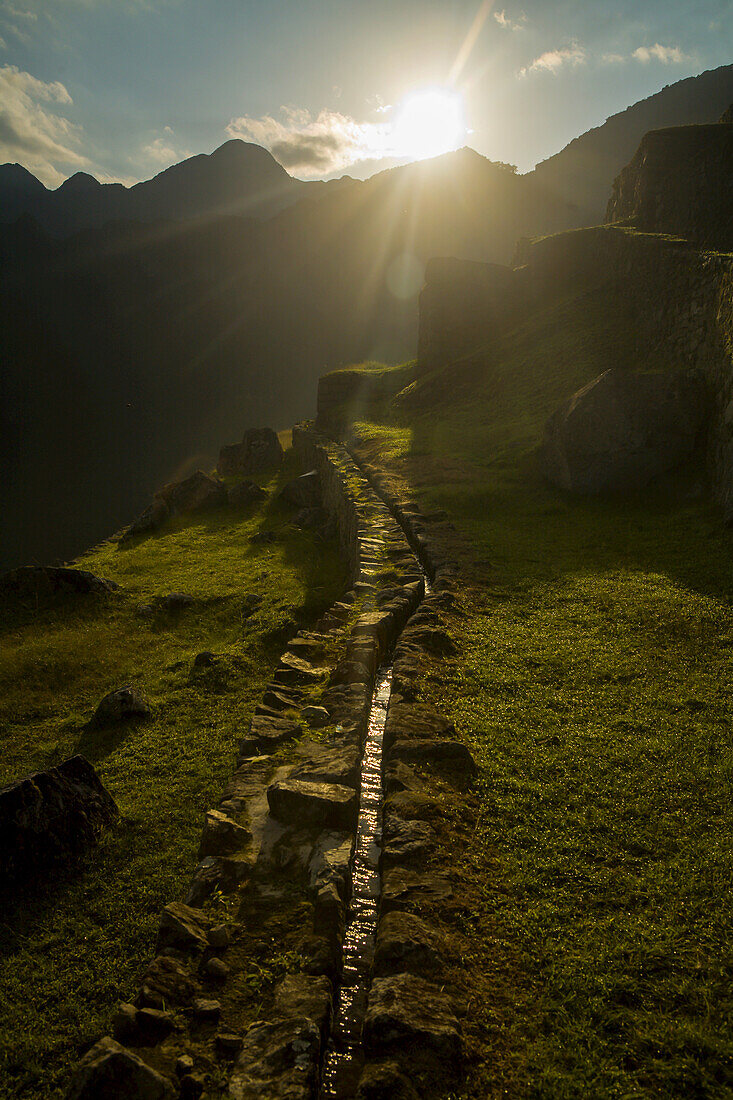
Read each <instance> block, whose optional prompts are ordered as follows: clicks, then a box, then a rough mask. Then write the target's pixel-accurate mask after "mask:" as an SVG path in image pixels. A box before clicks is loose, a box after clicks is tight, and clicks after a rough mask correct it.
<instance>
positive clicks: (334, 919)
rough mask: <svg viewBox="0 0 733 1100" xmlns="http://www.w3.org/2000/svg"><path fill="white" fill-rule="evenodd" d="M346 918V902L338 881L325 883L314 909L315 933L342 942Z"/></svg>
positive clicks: (317, 895) (317, 896) (318, 894)
mask: <svg viewBox="0 0 733 1100" xmlns="http://www.w3.org/2000/svg"><path fill="white" fill-rule="evenodd" d="M345 918H346V913H345V909H344V903H343V901H342V900H341V896H340V894H339V891H338V887H337V885H336V883H335V882H328V883H325V884H324V885H323V886H321V887H320V889H319V891H318V893H317V894H316V901H315V906H314V909H313V932H314V934H315V935H316V936H323V937H325V938H326V939H329V938H333V939H335V940H337V941H338V942H339V943H340V942H341V941H342V939H343V935H344V922H345Z"/></svg>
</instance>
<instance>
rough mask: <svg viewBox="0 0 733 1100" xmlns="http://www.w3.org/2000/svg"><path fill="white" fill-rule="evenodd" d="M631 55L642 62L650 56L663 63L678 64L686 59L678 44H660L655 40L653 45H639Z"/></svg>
mask: <svg viewBox="0 0 733 1100" xmlns="http://www.w3.org/2000/svg"><path fill="white" fill-rule="evenodd" d="M631 56H632V57H634V58H635V59H636V60H637V61H641V62H643V63H644V64H646V63H647V62H648V61H651V60H652V58H654V59H655V60H657V61H661V62H662V64H663V65H679V64H681V63H682V62H683V61H687V60H688V58H687V55H686V54H684V53H683V52H682V50H681V49H680V48H679V46H662V44H661V43H660V42H655V43H654V45H653V46H639V48H638V49H636V50H634V52H633V54H632V55H631Z"/></svg>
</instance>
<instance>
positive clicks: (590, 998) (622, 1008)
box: [355, 294, 733, 1100]
mask: <svg viewBox="0 0 733 1100" xmlns="http://www.w3.org/2000/svg"><path fill="white" fill-rule="evenodd" d="M617 363H620V364H625V365H628V366H638V367H644V368H647V369H665V367H666V366H675V365H676V364H666V363H663V362H659V361H655V360H654V358H653V356H651V355H649V356H646V357H643V358H642V357H641V356H640V354H639V353H638V351H637V350H636V348H635V342H634V339H633V325H632V321H631V319H630V318H629V317H628V316H627V315H626V314H625V312H624V306H623V303H622V302H620V301H619V302H616V301H613V300H608V298H607V297H603V298H602V297H600V296H599V295H593V294H590V295H578V296H577V297H573V296H568V297H565V298H559V299H557V300H556V301H554V302H552V303H549V304H547V306H546V307H545V308H544V309H543V310H541V311H538V312H536V313H535V314H533V315H532V316H531V317H530V318H529V319H528V320H527V321H525V322H524V323H523V324H522V325H521V326H519V327H518V328H517V329H516V330H515V331H513V332H511V333H509V334H508V335H507V336H506V337H505V339H504V342H503V345H502V347H501V349H499V350H498V351H492V352H491V353H489V352H488V351H487V352H485V353H477V354H475V355H473V356H470V357H467V358H466V359H465V360H464V361H463V362H462V363H459V364H458V365H457V366H456V367H454V368H451V369H448V370H446V371H444V372H440V371H438V372H434V373H433V375H431V376H427V377H424V378H423V379H419V380H418V381H417V382H416V383H414V384H413V385H412V386H410V387H408V388H407V389H406V390H405V391H403V393H402V394H401V395H400V396H399V397H398V398H397V400H396V401H395V402H394V404H393V406H392V410H391V412H390V414H389V415H388V416H387V417H384V416H373V417H372V419H370V420H364V421H362V422H360V423H359V424H358V425H356V426H355V438H356V440H357V446H358V448H359V449H360V450H361V452H362V453H363V455H364V456H365V457H368V458H371V460H372V461H378V462H379V463H380V464H382V465H383V466H385V467H386V468H387V469H389V470H391V471H392V472H393V473H395V474H396V475H398V476H399V477H400V478H401V479H402V480H403V481H405V482H407V483H408V484H409V485H410V487H411V488H412V490H413V491H414V493H415V494H416V496H417V497H418V499H420V500H421V502H422V504H423V506H424V507H425V509H426V510H428V511H430V510H433V509H436V508H442V509H445V511H446V512H447V513H448V515H449V518H450V519H451V521H452V522H453V524H454V525H455V527H456V529H457V537H456V539H455V547H454V549H455V554H456V556H457V557H458V560H459V563H460V565H461V566H462V570H463V578H464V585H463V589H462V593H461V608H460V613H456V614H453V615H450V614H449V615H448V616H447V617H448V619H449V626H450V630H451V633H452V636H453V637H454V639H455V640H456V642H457V643H458V646H459V651H460V659H459V660H457V661H452V662H450V661H448V662H442V663H441V664H434V665H433V666H432V669H431V672H430V673H429V675H428V678H427V681H426V683H425V685H424V691H425V694H427V695H428V696H432V697H433V698H434V700H435V702H436V703H437V704H438V705H439V706H441V707H442V708H443V709H444V710H446V711H447V712H448V713H450V714H451V715H452V716H453V717H454V719H455V721H456V725H457V728H458V730H459V733H460V734H461V736H463V737H464V738H465V739H466V740H467V741H468V742H469V743H470V744H471V746H472V748H473V749H474V752H475V755H476V757H477V760H478V762H479V764H480V779H479V782H478V786H477V789H476V792H475V799H476V825H475V828H474V830H473V833H472V840H471V843H470V845H467V846H466V847H465V849H464V852H463V855H462V857H461V859H460V860H459V861H458V863H457V867H458V868H459V869H460V870H461V871H462V873H463V875H464V882H465V887H466V898H469V899H473V900H471V901H470V903H468V902H467V904H469V905H470V908H469V911H468V912H467V913H466V914H465V916H464V918H463V919H464V923H465V928H464V932H466V930H468V935H469V939H471V937H472V939H471V944H472V945H471V946H470V947H469V948H467V957H469V958H472V959H474V962H473V963H472V966H473V967H474V968H475V970H474V973H475V977H476V981H477V983H480V982H483V983H484V985H483V992H482V998H480V999H479V1000H478V1002H477V1003H476V1004H474V1006H473V1009H472V1011H471V1013H469V1016H468V1017H467V1019H466V1022H465V1029H466V1033H467V1039H468V1044H469V1048H470V1053H471V1059H472V1061H471V1065H470V1071H469V1076H468V1080H467V1083H466V1086H465V1088H464V1090H463V1091H462V1093H461V1095H463V1096H466V1097H469V1096H470V1097H474V1098H479V1097H481V1098H484V1097H488V1096H500V1095H501V1096H504V1095H510V1096H529V1097H543V1098H546V1097H550V1098H558V1100H560V1098H562V1100H565V1098H571V1097H587V1096H593V1097H598V1098H606V1097H607V1098H612V1097H613V1098H621V1097H623V1098H631V1097H634V1098H636V1097H639V1098H641V1097H659V1096H662V1097H670V1098H671V1097H680V1096H685V1097H724V1096H730V1095H733V992H732V990H733V981H732V979H733V901H732V900H731V892H730V888H729V883H730V880H731V875H732V874H733V741H732V740H731V735H730V730H731V724H732V721H733V705H732V700H731V695H730V691H729V688H728V685H729V684H730V682H731V678H732V676H733V648H732V647H733V606H732V598H733V570H732V569H731V564H732V563H731V545H730V537H729V535H728V533H727V532H726V530H725V529H724V527H723V525H722V520H721V517H720V515H719V513H718V512H717V510H716V508H715V506H714V505H713V504H712V503H711V502H710V500H709V498H708V496H707V494H706V493H705V491H704V487H705V480H704V473H703V472H702V470H701V469H700V468H698V467H696V466H695V464H694V463H693V464H691V465H690V466H689V467H688V468H687V469H685V470H684V471H680V472H678V473H677V474H674V475H670V476H669V477H668V478H666V480H664V481H661V482H659V483H657V484H656V485H655V486H652V487H650V488H649V489H648V490H645V491H643V492H639V493H636V494H633V495H630V496H627V497H616V498H612V497H610V498H605V499H595V500H593V499H585V500H583V499H573V498H571V497H569V496H567V495H564V494H562V493H560V492H558V491H556V490H554V489H552V488H551V487H549V486H547V485H545V484H544V483H543V482H542V478H541V470H539V469H538V466H537V462H536V458H535V453H536V447H537V444H538V443H539V442H540V439H541V435H542V428H543V425H544V421H545V419H546V417H547V416H548V415H549V414H550V413H551V412H552V411H553V410H554V408H555V407H556V406H557V405H558V404H559V403H560V401H562V400H563V399H565V398H566V397H568V396H569V395H570V394H571V393H572V392H573V391H574V390H576V389H577V388H578V387H579V386H581V385H583V384H585V383H586V382H588V381H589V380H590V379H592V378H593V377H595V376H596V375H597V374H599V373H600V371H601V370H603V369H606V367H608V366H610V365H614V364H617ZM471 907H472V908H471ZM484 993H486V996H484V995H483V994H484Z"/></svg>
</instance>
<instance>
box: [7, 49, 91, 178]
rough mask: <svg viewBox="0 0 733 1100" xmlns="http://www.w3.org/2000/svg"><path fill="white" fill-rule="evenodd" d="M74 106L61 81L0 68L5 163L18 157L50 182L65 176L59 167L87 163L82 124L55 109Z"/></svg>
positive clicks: (9, 67) (82, 165)
mask: <svg viewBox="0 0 733 1100" xmlns="http://www.w3.org/2000/svg"><path fill="white" fill-rule="evenodd" d="M72 105H73V103H72V99H71V96H70V95H69V93H68V91H67V89H66V88H65V86H64V85H63V84H61V83H60V82H59V81H52V82H50V83H47V82H46V81H43V80H38V79H37V78H36V77H34V76H32V75H31V74H30V73H27V72H22V71H21V70H19V69H18V68H16V66H15V65H4V66H2V67H0V162H2V161H16V160H17V161H19V162H20V163H22V164H23V165H25V167H26V168H28V169H30V171H31V172H34V173H35V174H36V175H37V176H38V177H39V179H41V180H43V182H44V183H46V184H48V185H51V186H55V185H57V184H59V183H61V182H62V181H63V180H64V178H65V174H64V172H63V171H61V170H60V166H62V167H64V168H66V167H69V168H73V169H74V170H76V169H79V168H85V167H87V166H88V164H89V161H88V160H87V158H86V157H85V156H83V155H82V154H81V153H80V152H79V145H80V143H81V134H82V131H81V127H79V126H76V125H74V123H72V122H70V121H69V119H68V118H65V117H64V116H63V115H60V114H56V113H55V108H56V107H59V106H63V107H70V106H72Z"/></svg>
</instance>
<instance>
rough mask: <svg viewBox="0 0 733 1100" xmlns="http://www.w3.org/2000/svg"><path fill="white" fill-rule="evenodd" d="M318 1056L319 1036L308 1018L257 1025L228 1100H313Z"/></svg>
mask: <svg viewBox="0 0 733 1100" xmlns="http://www.w3.org/2000/svg"><path fill="white" fill-rule="evenodd" d="M320 1053H321V1032H320V1028H319V1027H318V1024H317V1023H315V1021H313V1020H311V1019H308V1017H305V1016H302V1017H295V1018H292V1019H286V1020H274V1021H258V1022H257V1023H254V1024H252V1026H251V1027H250V1028H249V1030H248V1031H247V1033H246V1035H245V1036H244V1044H243V1046H242V1050H241V1051H240V1054H239V1057H238V1058H237V1062H236V1065H235V1068H234V1072H233V1073H232V1075H231V1077H230V1079H229V1097H230V1098H231V1100H262V1097H265V1096H266V1097H267V1100H312V1097H313V1096H314V1094H315V1089H316V1084H317V1075H318V1065H319V1061H320Z"/></svg>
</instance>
